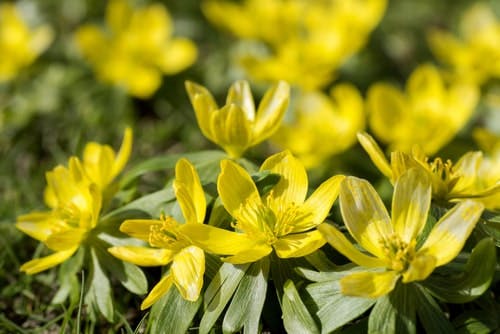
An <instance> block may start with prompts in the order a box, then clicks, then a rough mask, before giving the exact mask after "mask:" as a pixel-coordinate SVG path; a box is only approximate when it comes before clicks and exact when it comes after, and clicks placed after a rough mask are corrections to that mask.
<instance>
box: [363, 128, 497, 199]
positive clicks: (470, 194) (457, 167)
mask: <svg viewBox="0 0 500 334" xmlns="http://www.w3.org/2000/svg"><path fill="white" fill-rule="evenodd" d="M358 139H359V142H360V144H361V146H363V148H364V149H365V151H366V152H367V153H368V155H369V156H370V158H371V160H372V161H373V163H374V164H375V166H377V168H378V169H379V170H380V171H381V172H382V174H384V175H385V176H386V177H387V178H389V179H390V180H391V182H392V183H395V182H396V180H397V179H398V178H399V177H400V176H401V175H402V174H403V173H405V172H406V171H407V170H409V169H412V168H421V169H422V170H423V171H424V172H425V173H426V174H427V176H428V177H429V179H430V180H431V184H432V196H433V198H435V199H438V200H442V201H450V200H457V199H464V198H475V199H477V200H478V201H483V200H485V199H486V198H487V197H489V196H490V195H492V194H498V193H499V192H500V178H499V177H498V173H497V174H496V177H490V176H489V175H491V172H489V171H487V169H488V168H489V167H491V166H490V162H488V160H486V159H484V157H483V153H482V152H481V151H476V152H468V153H466V154H464V155H463V156H462V157H461V158H460V159H459V160H458V161H457V162H456V163H455V164H453V163H452V162H451V161H450V160H446V161H443V160H442V159H441V158H436V159H434V160H432V161H429V158H428V157H427V156H425V154H424V152H422V150H421V149H420V148H419V147H418V146H414V147H413V149H412V151H411V153H409V154H408V153H405V152H401V151H394V152H392V153H391V161H390V163H389V161H387V158H386V157H385V155H384V153H383V152H382V150H381V149H380V147H379V146H378V145H377V143H376V142H375V140H373V138H372V137H371V136H369V135H368V134H366V133H360V134H358ZM497 205H498V204H497ZM487 207H488V208H491V207H489V206H487Z"/></svg>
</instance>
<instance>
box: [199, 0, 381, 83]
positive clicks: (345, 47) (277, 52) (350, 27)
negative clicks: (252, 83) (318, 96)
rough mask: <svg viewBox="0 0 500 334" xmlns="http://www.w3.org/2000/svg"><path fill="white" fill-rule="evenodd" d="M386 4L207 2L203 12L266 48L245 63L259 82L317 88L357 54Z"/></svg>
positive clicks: (364, 0)
mask: <svg viewBox="0 0 500 334" xmlns="http://www.w3.org/2000/svg"><path fill="white" fill-rule="evenodd" d="M385 7H386V1H385V0H354V1H342V0H329V1H307V0H246V1H243V2H242V3H241V4H237V3H234V2H231V1H219V0H213V1H206V2H205V3H204V4H203V11H204V13H205V15H206V16H207V17H208V19H209V20H210V21H212V22H213V23H214V24H216V25H218V26H220V27H222V28H225V29H227V30H229V31H230V32H231V33H233V34H234V35H236V36H237V37H239V38H241V39H243V40H247V41H253V42H255V41H257V42H259V43H261V44H262V45H264V47H265V48H267V50H266V52H263V53H260V54H246V55H244V56H242V58H241V59H240V61H241V64H242V65H243V67H244V68H245V69H246V71H247V72H248V74H249V75H250V76H251V77H252V78H253V79H256V80H263V81H271V82H275V81H277V80H286V81H288V82H289V83H290V84H292V85H297V86H300V87H302V88H305V89H315V88H319V87H321V86H323V85H324V84H326V83H328V82H329V81H331V79H332V77H333V75H334V71H335V70H336V69H337V68H338V67H339V66H340V65H341V64H342V63H343V62H344V61H345V60H346V59H347V58H348V57H349V56H351V55H352V54H354V53H355V52H356V51H358V50H359V49H360V48H361V47H362V46H363V45H364V44H365V41H366V39H367V36H368V34H369V33H370V31H371V30H372V29H373V28H374V27H375V25H376V24H377V23H378V22H379V20H380V19H381V17H382V14H383V12H384V10H385Z"/></svg>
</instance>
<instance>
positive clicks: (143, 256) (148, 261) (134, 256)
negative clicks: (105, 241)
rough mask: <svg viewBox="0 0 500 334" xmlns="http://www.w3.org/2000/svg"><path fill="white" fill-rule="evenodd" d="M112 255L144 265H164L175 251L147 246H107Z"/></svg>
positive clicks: (170, 259)
mask: <svg viewBox="0 0 500 334" xmlns="http://www.w3.org/2000/svg"><path fill="white" fill-rule="evenodd" d="M108 252H110V253H111V254H113V256H114V257H116V258H118V259H120V260H123V261H127V262H130V263H133V264H137V265H139V266H144V267H156V266H164V265H166V264H167V263H169V262H170V261H172V258H173V257H174V255H175V252H174V251H173V250H171V249H166V248H149V247H142V246H116V247H110V248H108Z"/></svg>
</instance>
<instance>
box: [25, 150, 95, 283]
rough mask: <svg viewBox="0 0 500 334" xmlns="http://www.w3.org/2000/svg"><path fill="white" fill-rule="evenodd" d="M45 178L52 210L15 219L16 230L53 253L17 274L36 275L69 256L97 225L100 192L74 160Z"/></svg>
mask: <svg viewBox="0 0 500 334" xmlns="http://www.w3.org/2000/svg"><path fill="white" fill-rule="evenodd" d="M46 177H47V191H46V193H50V194H51V195H50V200H49V201H48V202H47V205H48V206H49V207H51V209H52V210H51V211H45V212H32V213H29V214H26V215H22V216H19V217H18V219H17V223H16V227H17V228H18V229H20V230H21V231H23V232H24V233H26V234H27V235H29V236H30V237H32V238H35V239H37V240H39V241H41V242H43V243H44V244H45V245H46V246H47V247H48V248H49V249H51V250H53V251H55V253H53V254H51V255H49V256H46V257H42V258H39V259H34V260H31V261H28V262H26V263H25V264H23V265H22V266H21V271H24V272H26V273H27V274H36V273H38V272H40V271H43V270H46V269H48V268H51V267H53V266H56V265H58V264H60V263H62V262H64V261H65V260H66V259H68V258H69V257H71V255H73V254H74V253H75V252H76V250H77V249H78V247H79V246H80V244H81V243H82V242H83V241H84V240H85V238H86V236H87V233H88V232H89V231H90V230H91V229H93V228H94V227H95V226H96V225H97V222H98V219H99V212H100V210H101V202H102V198H101V192H100V189H99V187H98V186H97V185H96V184H94V183H91V182H90V180H89V179H88V178H87V176H86V174H85V171H84V169H83V166H82V164H81V163H80V161H79V160H78V158H76V157H72V158H71V159H70V160H69V168H66V167H64V166H57V167H56V168H54V169H53V170H52V171H50V172H48V173H47V175H46Z"/></svg>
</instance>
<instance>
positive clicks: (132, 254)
mask: <svg viewBox="0 0 500 334" xmlns="http://www.w3.org/2000/svg"><path fill="white" fill-rule="evenodd" d="M173 187H174V191H175V195H176V197H177V201H178V203H179V205H180V207H181V210H182V213H183V216H184V219H185V222H184V223H180V222H178V221H176V220H175V219H174V218H172V217H169V216H162V217H160V219H158V220H145V219H133V220H126V221H125V222H123V224H122V225H121V226H120V231H122V232H125V233H127V234H129V235H131V236H132V237H135V238H138V239H141V240H144V241H145V242H147V243H149V246H150V247H145V246H117V247H112V248H109V252H111V254H113V255H114V256H116V257H117V258H119V259H121V260H124V261H128V262H132V263H134V264H137V265H140V266H165V265H167V264H171V265H170V269H169V272H168V273H167V274H166V275H165V276H163V278H162V279H161V280H160V281H159V282H158V283H157V284H156V286H155V287H154V288H153V289H152V290H151V292H150V293H149V295H148V296H147V297H146V299H144V301H143V302H142V304H141V309H145V308H148V307H150V306H151V305H152V304H154V303H155V302H156V301H157V300H158V299H159V298H160V297H162V296H163V295H164V294H165V293H166V292H167V291H168V290H169V289H170V287H171V286H172V285H175V286H176V287H177V289H178V290H179V292H180V294H181V295H182V297H183V298H185V299H187V300H190V301H195V300H197V299H198V297H199V295H200V291H201V288H202V286H203V274H204V272H205V253H204V251H203V249H202V248H200V247H197V246H196V245H194V244H193V242H192V241H191V240H190V238H189V236H188V235H187V234H185V233H184V230H185V229H189V230H190V231H194V233H196V231H197V230H198V229H199V228H202V227H203V226H204V225H203V221H204V219H205V213H206V200H205V194H204V192H203V188H202V187H201V183H200V179H199V176H198V174H197V173H196V170H195V168H194V167H193V165H191V163H190V162H189V161H187V160H186V159H181V160H179V161H178V162H177V164H176V166H175V181H174V185H173ZM228 236H230V237H231V238H228ZM205 237H208V235H205ZM218 237H219V239H212V240H211V241H212V242H213V243H217V244H218V245H219V247H221V248H222V249H224V248H225V247H228V248H229V249H232V247H234V246H232V245H231V242H235V243H240V242H241V239H243V238H238V235H235V233H232V232H230V231H225V230H221V231H220V234H219V235H218Z"/></svg>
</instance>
